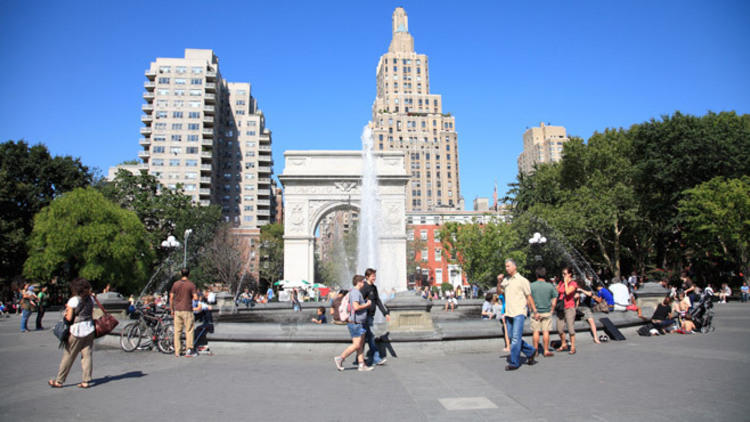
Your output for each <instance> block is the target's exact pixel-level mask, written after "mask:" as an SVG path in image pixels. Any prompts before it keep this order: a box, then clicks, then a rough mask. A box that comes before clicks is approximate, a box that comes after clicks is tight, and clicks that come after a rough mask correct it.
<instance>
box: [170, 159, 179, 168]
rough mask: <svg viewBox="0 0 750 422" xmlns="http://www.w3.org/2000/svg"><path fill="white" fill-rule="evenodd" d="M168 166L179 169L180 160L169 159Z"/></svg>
mask: <svg viewBox="0 0 750 422" xmlns="http://www.w3.org/2000/svg"><path fill="white" fill-rule="evenodd" d="M169 166H170V167H179V166H180V160H177V159H171V160H169Z"/></svg>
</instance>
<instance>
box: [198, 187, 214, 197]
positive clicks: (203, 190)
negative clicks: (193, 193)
mask: <svg viewBox="0 0 750 422" xmlns="http://www.w3.org/2000/svg"><path fill="white" fill-rule="evenodd" d="M198 193H199V194H200V195H201V196H208V195H211V189H208V188H200V189H199V190H198Z"/></svg>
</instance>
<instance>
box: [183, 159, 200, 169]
mask: <svg viewBox="0 0 750 422" xmlns="http://www.w3.org/2000/svg"><path fill="white" fill-rule="evenodd" d="M185 167H198V160H185Z"/></svg>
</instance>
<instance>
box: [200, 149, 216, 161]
mask: <svg viewBox="0 0 750 422" xmlns="http://www.w3.org/2000/svg"><path fill="white" fill-rule="evenodd" d="M213 156H214V155H213V153H211V151H203V152H201V158H208V159H209V160H210V159H211V158H213Z"/></svg>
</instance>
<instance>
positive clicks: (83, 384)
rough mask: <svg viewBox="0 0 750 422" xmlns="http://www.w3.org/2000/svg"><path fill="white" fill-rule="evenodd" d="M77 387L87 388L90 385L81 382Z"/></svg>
mask: <svg viewBox="0 0 750 422" xmlns="http://www.w3.org/2000/svg"><path fill="white" fill-rule="evenodd" d="M77 387H78V388H89V387H91V383H88V382H82V383H80V384H78V385H77Z"/></svg>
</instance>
